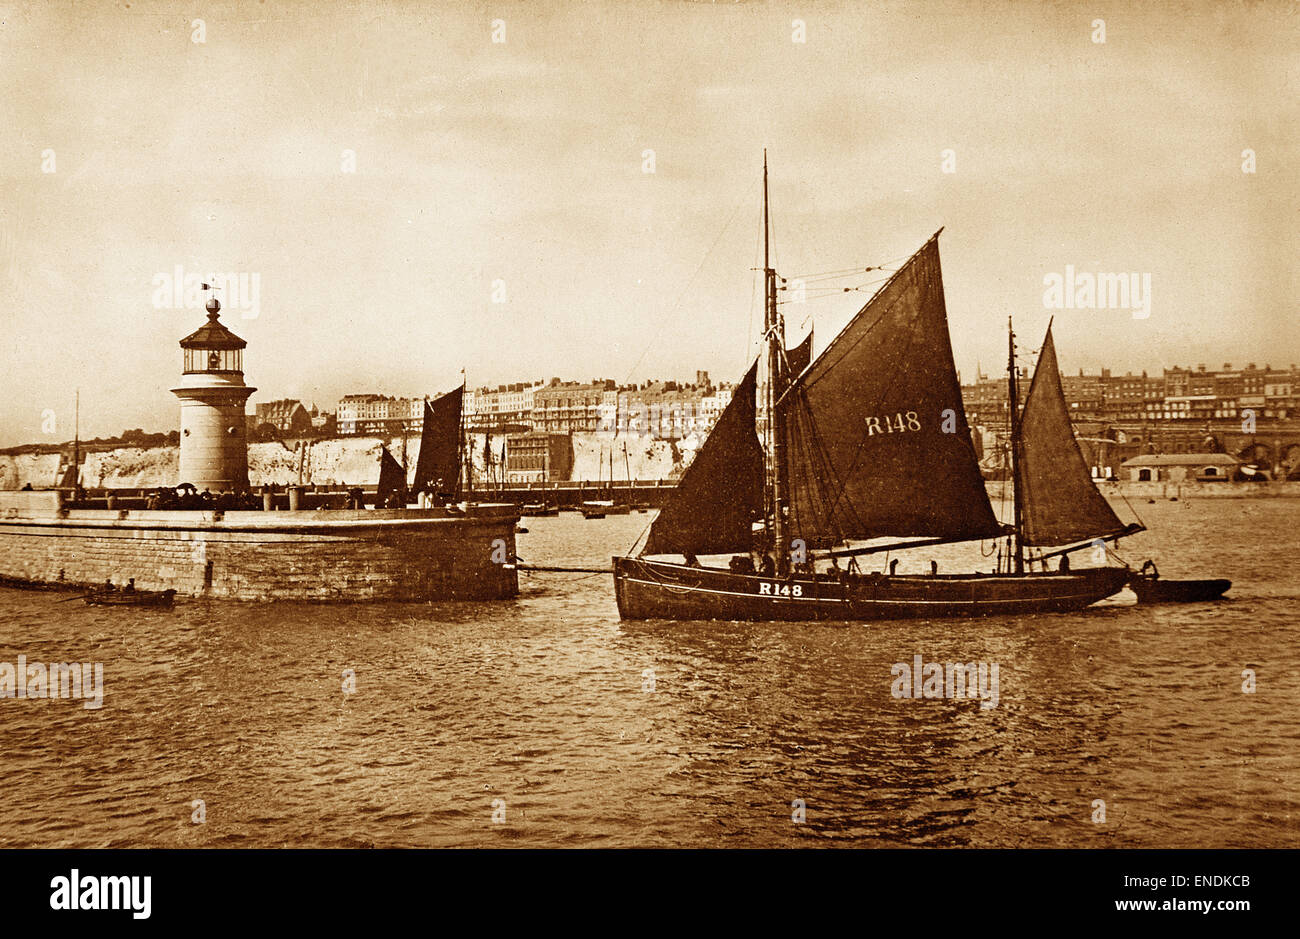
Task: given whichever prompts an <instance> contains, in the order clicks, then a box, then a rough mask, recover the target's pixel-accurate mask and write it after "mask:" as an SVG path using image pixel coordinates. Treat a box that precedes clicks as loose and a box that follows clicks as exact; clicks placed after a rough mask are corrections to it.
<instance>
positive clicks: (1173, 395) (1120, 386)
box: [961, 362, 1300, 424]
mask: <svg viewBox="0 0 1300 939" xmlns="http://www.w3.org/2000/svg"><path fill="white" fill-rule="evenodd" d="M1022 375H1023V377H1022V381H1021V384H1020V391H1021V394H1022V395H1025V394H1028V393H1029V376H1028V375H1027V374H1023V372H1022ZM1061 387H1062V390H1063V391H1064V392H1065V400H1066V402H1067V403H1068V404H1069V407H1070V414H1071V416H1072V417H1073V418H1074V419H1075V420H1087V421H1108V422H1118V421H1151V422H1155V421H1175V422H1177V421H1186V422H1194V421H1200V422H1202V423H1204V422H1205V421H1215V420H1233V419H1237V420H1240V419H1243V418H1247V417H1251V416H1253V417H1254V418H1255V420H1257V421H1259V420H1264V419H1277V420H1285V419H1290V418H1295V417H1300V394H1298V393H1297V390H1298V389H1300V372H1297V370H1296V367H1295V366H1294V365H1292V366H1291V367H1290V368H1289V369H1285V370H1280V369H1274V368H1272V367H1271V366H1268V365H1265V366H1264V367H1263V368H1258V367H1257V366H1256V365H1255V364H1254V363H1253V362H1252V363H1251V364H1250V365H1247V366H1246V367H1245V368H1243V369H1234V368H1233V367H1232V365H1231V363H1224V366H1223V369H1222V370H1221V371H1217V372H1212V371H1209V370H1207V369H1206V367H1205V366H1204V365H1198V366H1197V367H1196V368H1195V369H1192V368H1167V369H1165V370H1164V371H1163V373H1162V374H1160V375H1148V374H1147V373H1146V372H1143V373H1142V374H1141V375H1134V374H1132V373H1131V372H1130V373H1126V374H1124V375H1113V374H1111V371H1110V369H1106V368H1104V369H1102V370H1101V374H1100V375H1085V374H1084V373H1083V371H1082V370H1080V371H1079V374H1077V375H1064V374H1063V375H1062V376H1061ZM961 391H962V400H963V403H964V404H965V407H966V415H967V417H968V418H969V419H970V422H971V423H972V424H985V423H1005V422H1006V420H1007V411H1008V408H1007V403H1008V402H1007V379H1006V376H1005V375H1003V376H1001V377H997V378H988V377H986V376H984V375H979V376H977V379H976V381H975V382H974V383H973V384H969V385H963V386H962V389H961ZM1248 412H1249V413H1248Z"/></svg>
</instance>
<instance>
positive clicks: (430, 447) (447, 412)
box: [411, 385, 465, 499]
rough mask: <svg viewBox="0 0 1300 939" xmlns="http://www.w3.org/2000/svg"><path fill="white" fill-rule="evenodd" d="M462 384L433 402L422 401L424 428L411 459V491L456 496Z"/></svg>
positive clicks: (458, 477) (458, 469) (458, 471)
mask: <svg viewBox="0 0 1300 939" xmlns="http://www.w3.org/2000/svg"><path fill="white" fill-rule="evenodd" d="M464 393H465V387H464V386H463V385H462V386H461V387H460V388H457V389H456V390H455V391H450V392H448V393H447V394H445V395H443V396H442V397H440V398H437V399H435V400H434V401H433V402H429V401H426V402H424V429H423V430H422V431H421V433H420V455H419V457H418V458H417V459H416V462H415V480H414V481H413V482H412V483H411V487H412V489H413V490H414V491H415V492H421V491H427V492H431V493H435V494H436V493H442V494H443V495H447V496H450V497H451V498H453V499H455V498H458V497H459V496H460V449H461V448H460V407H461V399H462V398H463V397H464Z"/></svg>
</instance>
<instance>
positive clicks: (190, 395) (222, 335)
mask: <svg viewBox="0 0 1300 939" xmlns="http://www.w3.org/2000/svg"><path fill="white" fill-rule="evenodd" d="M207 310H208V321H207V322H206V323H204V324H203V325H202V326H201V327H199V328H198V329H197V330H195V331H194V332H192V333H190V334H189V335H188V336H186V337H185V338H184V339H182V340H181V348H182V349H184V350H185V372H184V375H183V376H182V377H181V383H180V386H179V387H176V388H173V389H172V394H174V395H176V397H178V398H180V399H181V457H180V480H179V482H180V483H192V484H193V485H194V486H196V487H197V488H198V489H199V490H203V489H208V490H211V491H212V492H221V491H224V490H241V489H247V488H248V442H247V439H246V435H245V418H244V406H245V403H246V402H247V400H248V396H249V395H251V394H252V393H253V392H254V391H256V390H257V389H256V388H250V387H249V386H248V385H245V384H244V365H243V359H244V347H245V346H246V345H248V343H246V342H244V340H242V339H240V338H239V337H238V336H236V335H235V334H234V333H232V332H231V331H230V330H229V329H227V328H226V327H225V326H223V325H222V324H221V323H220V321H219V315H220V312H221V304H220V303H219V302H218V301H217V299H216V297H213V298H212V299H210V300H208V303H207Z"/></svg>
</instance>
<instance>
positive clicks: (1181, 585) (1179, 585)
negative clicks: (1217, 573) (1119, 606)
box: [1129, 577, 1232, 603]
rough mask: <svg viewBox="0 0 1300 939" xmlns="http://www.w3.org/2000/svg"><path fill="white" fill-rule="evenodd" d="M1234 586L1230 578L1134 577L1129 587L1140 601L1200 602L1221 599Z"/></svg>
mask: <svg viewBox="0 0 1300 939" xmlns="http://www.w3.org/2000/svg"><path fill="white" fill-rule="evenodd" d="M1231 586H1232V581H1230V580H1160V579H1159V578H1154V579H1153V578H1150V577H1134V578H1133V579H1132V580H1131V581H1129V587H1131V588H1132V590H1133V592H1134V593H1135V594H1137V598H1138V602H1139V603H1198V602H1204V601H1206V600H1219V599H1221V598H1222V597H1223V595H1224V593H1226V592H1227V590H1228V588H1229V587H1231Z"/></svg>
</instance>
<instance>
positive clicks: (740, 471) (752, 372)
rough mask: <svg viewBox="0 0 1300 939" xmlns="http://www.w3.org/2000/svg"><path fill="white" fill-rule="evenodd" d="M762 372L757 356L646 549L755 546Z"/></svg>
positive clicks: (709, 550) (703, 550)
mask: <svg viewBox="0 0 1300 939" xmlns="http://www.w3.org/2000/svg"><path fill="white" fill-rule="evenodd" d="M757 375H758V363H757V362H755V363H754V364H753V365H751V366H750V368H749V371H748V372H746V373H745V377H744V379H743V380H742V381H741V383H740V384H739V385H738V386H737V387H736V391H735V393H734V394H733V395H732V398H731V401H730V403H728V405H727V407H726V408H725V409H724V410H723V412H722V416H721V417H719V418H718V421H717V423H716V424H714V425H713V431H712V433H710V434H709V436H708V438H707V439H706V440H705V441H704V444H703V446H701V447H700V451H699V453H697V454H696V455H695V459H694V460H692V461H691V465H690V466H688V467H687V468H686V472H685V473H683V474H682V478H681V481H680V482H678V484H677V489H676V490H675V491H674V493H673V495H672V497H671V498H670V499H669V500H668V503H667V504H666V505H665V506H664V507H663V509H661V510H660V512H659V517H658V518H656V519H655V521H654V524H653V525H652V526H651V527H650V537H649V538H648V539H647V540H646V545H645V548H644V549H643V550H642V552H641V553H642V554H685V553H687V552H690V553H692V554H723V553H726V552H729V551H748V550H750V548H751V547H752V546H753V534H752V525H753V522H754V521H755V520H757V519H758V518H761V517H762V514H763V450H762V447H760V446H759V443H758V435H757V433H756V432H755V429H754V419H755V413H754V388H755V385H756V382H757Z"/></svg>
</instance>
